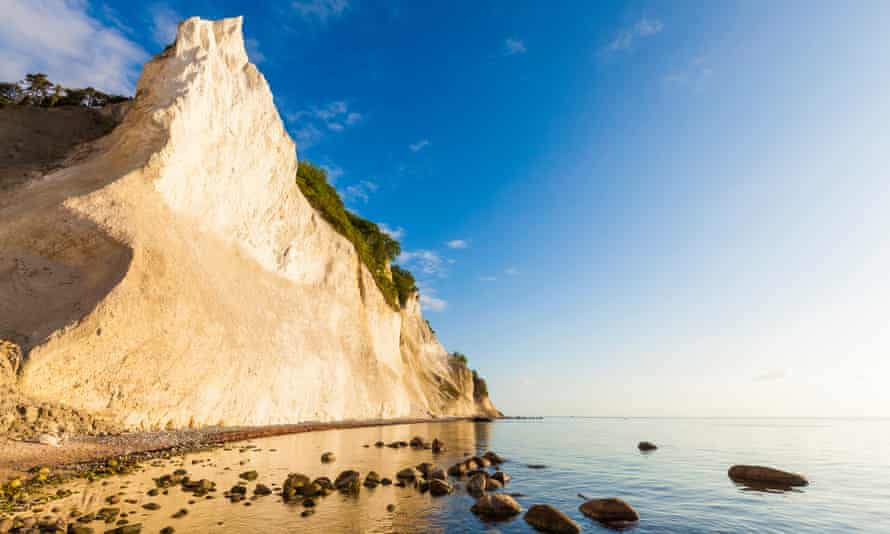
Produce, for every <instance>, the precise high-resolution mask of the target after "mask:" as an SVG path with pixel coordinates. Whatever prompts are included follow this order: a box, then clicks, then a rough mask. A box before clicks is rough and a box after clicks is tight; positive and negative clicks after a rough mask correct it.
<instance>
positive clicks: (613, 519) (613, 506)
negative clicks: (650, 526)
mask: <svg viewBox="0 0 890 534" xmlns="http://www.w3.org/2000/svg"><path fill="white" fill-rule="evenodd" d="M578 509H579V510H581V513H582V514H584V515H586V516H587V517H589V518H591V519H594V520H596V521H599V522H600V523H605V524H607V525H611V526H621V525H623V524H626V523H633V522H635V521H639V520H640V514H638V513H637V511H636V510H634V509H633V507H632V506H631V505H629V504H627V503H626V502H624V501H623V500H621V499H618V498H615V497H610V498H607V499H591V500H589V501H587V502H585V503H584V504H582V505H581V506H580V507H579V508H578Z"/></svg>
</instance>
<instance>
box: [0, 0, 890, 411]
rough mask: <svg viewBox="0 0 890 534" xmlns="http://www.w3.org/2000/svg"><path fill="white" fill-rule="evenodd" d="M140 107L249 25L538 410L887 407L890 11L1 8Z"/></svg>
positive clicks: (276, 78) (424, 275)
mask: <svg viewBox="0 0 890 534" xmlns="http://www.w3.org/2000/svg"><path fill="white" fill-rule="evenodd" d="M0 13H3V20H2V21H0V79H4V80H13V79H21V78H23V77H24V74H25V73H26V72H32V71H34V70H42V71H44V72H46V73H47V74H48V75H49V76H50V78H51V79H53V80H55V81H60V82H62V83H65V84H68V85H73V86H78V85H79V86H85V85H93V86H95V87H97V88H100V89H103V90H106V91H112V92H123V93H131V92H132V90H133V87H134V85H135V82H136V80H137V79H138V75H139V71H140V68H141V64H142V63H143V62H144V61H145V60H146V59H148V58H149V57H150V56H151V55H153V54H155V53H157V52H159V51H160V50H161V49H162V48H163V47H164V46H165V45H166V44H168V43H169V42H171V41H172V40H173V37H174V35H175V28H176V23H177V21H178V20H180V19H181V18H184V17H188V16H194V15H197V16H201V17H205V18H220V17H227V16H236V15H243V16H244V32H245V37H246V44H247V50H248V55H249V57H250V58H251V61H253V62H254V63H256V64H257V66H258V67H259V68H260V70H261V71H262V72H263V74H264V75H265V76H266V78H267V80H268V81H269V84H270V85H271V88H272V91H273V93H274V94H275V99H276V104H277V106H278V109H279V112H280V114H281V116H282V118H283V120H284V121H285V124H286V126H287V128H288V131H289V132H290V134H291V136H292V137H293V138H294V139H295V141H296V142H297V146H298V156H299V158H300V159H308V160H311V161H313V162H315V163H317V164H320V165H323V166H324V167H325V168H326V169H327V170H328V172H329V176H330V179H331V180H332V181H333V183H334V184H335V185H336V187H337V188H338V190H339V191H340V192H341V195H342V196H343V197H344V199H345V202H346V204H347V205H348V206H349V207H350V208H351V209H352V210H354V211H356V212H358V213H360V214H361V215H362V216H364V217H366V218H369V219H371V220H374V221H376V222H378V223H379V224H380V225H381V226H382V227H383V228H385V229H386V230H387V231H389V232H391V233H392V234H393V235H394V236H396V237H397V238H399V239H400V241H401V242H402V248H403V251H404V252H403V255H402V256H401V257H400V258H399V262H400V263H402V264H403V265H405V266H407V267H408V268H409V269H411V270H412V271H413V272H414V273H415V274H416V275H417V277H418V279H419V282H420V286H421V288H422V299H423V306H424V313H425V316H426V317H427V318H428V319H429V321H430V322H431V324H432V325H433V327H434V328H435V330H436V332H437V334H438V335H439V337H440V339H441V341H442V342H443V344H444V345H445V347H446V348H447V349H449V350H453V351H461V352H463V353H465V354H466V355H467V356H468V358H469V360H470V364H471V366H473V367H475V368H477V369H478V370H479V372H480V374H482V375H483V376H485V377H487V378H488V382H489V390H490V392H491V395H492V398H493V400H494V402H495V403H496V404H497V405H498V406H499V407H500V408H501V410H502V411H504V412H505V413H507V414H513V415H589V416H656V417H666V416H684V417H712V416H725V417H748V416H782V417H785V416H787V417H795V416H808V417H810V416H813V417H821V416H890V387H887V383H888V379H890V357H888V356H890V283H888V278H890V247H888V246H887V245H888V240H890V208H888V204H890V202H888V200H890V195H888V193H890V149H888V148H890V91H888V90H887V87H888V86H890V85H888V82H890V62H888V61H887V58H888V57H890V40H888V39H887V35H890V4H888V3H886V2H869V1H862V2H851V3H845V2H822V1H811V2H792V1H789V2H765V1H744V2H729V1H727V2H706V1H702V2H692V1H682V2H673V3H665V2H587V1H578V2H570V1H568V0H566V1H561V2H515V1H511V2H479V1H472V2H469V1H467V2H464V1H454V2H435V3H434V2H396V1H382V0H381V1H373V2H372V1H359V0H291V1H282V2H273V1H270V2H232V1H229V2H225V1H209V0H193V1H181V2H176V1H172V0H171V1H167V2H158V3H145V4H141V5H137V3H133V2H115V1H108V2H101V1H92V2H87V1H68V2H65V1H63V0H45V1H37V0H0Z"/></svg>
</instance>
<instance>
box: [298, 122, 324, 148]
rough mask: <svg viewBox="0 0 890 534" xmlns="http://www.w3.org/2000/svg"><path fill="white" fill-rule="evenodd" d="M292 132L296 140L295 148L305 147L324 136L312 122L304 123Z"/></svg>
mask: <svg viewBox="0 0 890 534" xmlns="http://www.w3.org/2000/svg"><path fill="white" fill-rule="evenodd" d="M292 133H293V134H294V139H295V140H296V141H297V148H300V149H307V148H309V147H311V146H313V145H315V144H317V143H318V142H319V141H321V138H322V137H324V134H323V133H322V132H321V130H319V129H318V128H317V127H316V126H315V125H314V124H311V123H310V124H304V125H303V126H300V128H298V129H297V130H294V131H293V132H292Z"/></svg>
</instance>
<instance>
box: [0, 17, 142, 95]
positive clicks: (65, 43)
mask: <svg viewBox="0 0 890 534" xmlns="http://www.w3.org/2000/svg"><path fill="white" fill-rule="evenodd" d="M0 12H2V13H3V16H2V18H3V22H2V23H0V51H2V52H0V79H3V80H7V81H12V80H19V79H21V78H22V77H24V75H25V74H26V73H28V72H45V73H47V74H48V75H49V77H50V79H51V80H52V81H54V82H56V83H61V84H63V85H66V86H69V87H87V86H92V87H96V88H98V89H101V90H103V91H109V92H113V93H131V92H132V90H133V86H134V82H135V80H136V77H137V76H138V74H139V70H140V68H141V66H142V63H143V62H144V61H145V60H146V59H148V57H149V56H148V53H147V52H146V51H145V50H144V49H143V48H142V47H141V46H140V45H138V44H137V43H135V42H133V41H131V40H129V39H128V38H127V37H125V36H124V34H123V33H121V31H120V29H119V28H118V27H112V26H106V25H104V24H103V23H101V22H100V21H98V20H97V19H95V18H93V17H91V16H90V14H89V5H88V4H87V3H86V2H80V1H77V2H66V1H63V0H44V1H42V2H35V1H32V0H6V1H4V2H3V3H2V7H0Z"/></svg>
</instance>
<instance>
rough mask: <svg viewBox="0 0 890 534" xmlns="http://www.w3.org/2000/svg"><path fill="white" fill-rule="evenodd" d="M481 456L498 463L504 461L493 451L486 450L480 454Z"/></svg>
mask: <svg viewBox="0 0 890 534" xmlns="http://www.w3.org/2000/svg"><path fill="white" fill-rule="evenodd" d="M482 457H483V458H486V459H487V460H488V461H489V462H491V463H493V464H495V465H498V464H502V463H504V459H503V458H502V457H500V456H499V455H498V453H496V452H494V451H488V452H486V453H485V454H483V455H482Z"/></svg>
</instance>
